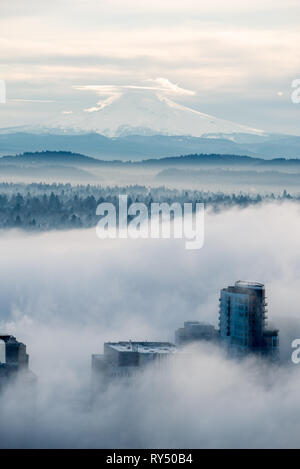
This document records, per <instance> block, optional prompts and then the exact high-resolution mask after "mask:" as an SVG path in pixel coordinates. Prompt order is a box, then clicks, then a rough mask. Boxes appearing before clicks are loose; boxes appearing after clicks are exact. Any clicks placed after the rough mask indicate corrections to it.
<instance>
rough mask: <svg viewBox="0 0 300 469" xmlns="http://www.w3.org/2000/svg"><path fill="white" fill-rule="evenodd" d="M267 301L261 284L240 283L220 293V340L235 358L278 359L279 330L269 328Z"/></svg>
mask: <svg viewBox="0 0 300 469" xmlns="http://www.w3.org/2000/svg"><path fill="white" fill-rule="evenodd" d="M266 324H267V302H266V296H265V287H264V285H263V284H261V283H255V282H244V281H241V280H239V281H238V282H236V283H235V285H234V286H229V287H227V288H223V289H222V290H221V295H220V313H219V328H220V340H221V342H222V343H223V344H225V345H226V346H227V347H228V348H229V350H230V351H231V352H232V354H234V355H245V354H247V353H249V352H256V353H260V354H262V355H267V356H269V357H271V358H274V359H277V358H278V350H279V347H278V346H279V343H278V330H268V329H266Z"/></svg>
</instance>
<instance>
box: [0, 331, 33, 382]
mask: <svg viewBox="0 0 300 469" xmlns="http://www.w3.org/2000/svg"><path fill="white" fill-rule="evenodd" d="M28 362H29V356H28V354H27V353H26V345H24V344H22V343H21V342H18V341H17V339H16V338H15V337H13V336H12V335H0V384H3V383H4V382H6V381H7V378H11V377H16V376H17V375H18V374H19V373H20V372H23V371H24V372H28V371H29V370H28ZM32 376H33V374H32Z"/></svg>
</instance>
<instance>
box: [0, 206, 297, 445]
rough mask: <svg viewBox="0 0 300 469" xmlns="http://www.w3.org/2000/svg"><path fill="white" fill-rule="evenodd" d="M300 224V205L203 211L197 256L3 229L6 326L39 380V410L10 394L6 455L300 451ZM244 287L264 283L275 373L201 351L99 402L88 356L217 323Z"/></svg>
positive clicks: (3, 430) (160, 243)
mask: <svg viewBox="0 0 300 469" xmlns="http://www.w3.org/2000/svg"><path fill="white" fill-rule="evenodd" d="M299 215H300V212H299V207H298V205H297V204H293V203H284V204H282V205H276V204H274V205H271V204H269V205H268V206H262V207H255V208H248V209H245V210H238V209H235V210H230V211H226V212H223V213H220V214H217V215H216V214H207V215H206V236H205V239H206V240H205V245H204V247H203V248H202V249H201V250H199V251H186V250H185V249H184V240H119V239H117V240H99V239H98V238H97V236H96V233H95V231H94V230H78V231H69V232H57V233H45V234H38V235H24V234H22V233H18V232H16V233H14V232H2V233H1V246H2V261H1V264H2V269H1V273H0V281H1V291H2V293H1V312H2V319H1V323H0V330H1V331H3V332H7V333H11V334H14V335H16V337H17V338H18V339H19V340H22V341H24V342H25V343H26V344H27V347H28V352H29V354H30V366H31V369H32V370H33V371H34V372H35V373H36V374H37V376H38V384H37V396H36V401H35V403H34V404H32V405H33V406H34V409H35V410H34V412H31V410H32V407H30V406H29V403H28V401H27V400H24V399H21V398H20V396H21V395H22V394H21V391H22V388H21V387H18V386H15V387H13V388H12V389H10V390H9V392H8V393H5V394H4V395H2V396H1V398H0V412H1V416H2V418H1V424H0V442H1V443H0V444H1V446H2V447H76V448H79V447H111V448H112V447H204V448H207V447H208V448H210V447H222V448H223V447H224V448H229V447H298V446H299V443H300V442H299V430H300V425H299V421H300V420H299V415H298V414H299V413H300V411H299V405H298V389H299V379H300V374H299V370H300V368H298V367H297V366H296V365H293V364H291V360H290V355H291V340H292V339H294V338H298V337H300V335H299V334H300V327H299V311H298V304H299V300H300V297H299V295H300V294H299V288H298V280H297V279H298V278H299V271H300V262H299V259H298V258H297V257H295V252H297V249H298V244H299V241H298V233H299V229H300V217H299ZM238 279H246V280H255V281H261V282H265V284H266V293H267V296H268V303H269V321H270V325H271V326H273V325H274V326H277V327H279V328H280V341H281V352H282V357H281V358H282V362H281V365H280V366H279V367H266V366H265V365H263V364H262V363H261V362H259V361H257V360H255V359H253V358H251V359H247V360H245V361H243V362H240V363H238V362H235V361H232V360H228V359H227V358H226V357H225V356H224V355H223V353H222V352H221V351H220V350H218V349H216V348H214V347H211V346H210V345H209V344H208V345H202V346H201V347H200V349H197V350H189V351H188V353H187V356H188V359H187V361H186V362H184V363H182V362H180V361H179V362H178V363H176V364H175V366H171V367H170V368H169V369H167V370H166V372H165V373H163V375H160V374H158V375H157V374H155V373H154V374H153V371H152V370H149V371H148V372H147V373H146V374H145V375H144V376H143V377H141V379H138V380H137V382H136V383H135V385H134V387H131V388H126V387H125V388H123V387H121V386H116V387H115V388H113V389H112V390H111V392H109V393H104V394H103V395H101V396H99V400H98V402H97V403H95V404H94V407H91V404H90V356H91V354H92V353H101V351H102V347H103V342H104V341H109V340H128V339H132V340H135V339H136V340H173V333H174V330H175V329H176V328H178V327H180V326H181V325H182V323H183V322H184V321H185V320H206V321H211V322H213V323H214V324H215V325H217V320H218V297H219V291H220V289H221V288H222V287H224V286H226V285H228V284H232V282H234V281H235V280H238ZM4 422H5V423H4Z"/></svg>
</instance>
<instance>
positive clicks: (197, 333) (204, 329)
mask: <svg viewBox="0 0 300 469" xmlns="http://www.w3.org/2000/svg"><path fill="white" fill-rule="evenodd" d="M218 338H219V333H218V331H217V329H216V328H215V327H214V326H213V325H212V324H208V323H205V322H200V321H186V322H185V323H184V327H180V328H179V329H177V330H176V331H175V343H176V345H178V346H184V345H188V344H191V343H194V342H199V341H202V340H206V341H214V342H215V341H217V340H218Z"/></svg>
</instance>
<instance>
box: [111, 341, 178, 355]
mask: <svg viewBox="0 0 300 469" xmlns="http://www.w3.org/2000/svg"><path fill="white" fill-rule="evenodd" d="M105 345H108V346H109V347H111V348H113V349H114V350H117V351H118V352H138V353H174V352H176V350H177V349H176V346H175V345H174V344H171V343H170V342H131V341H127V342H105Z"/></svg>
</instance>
